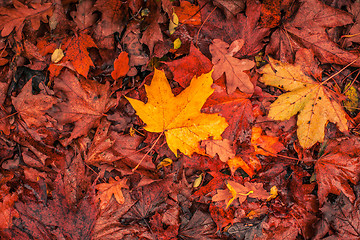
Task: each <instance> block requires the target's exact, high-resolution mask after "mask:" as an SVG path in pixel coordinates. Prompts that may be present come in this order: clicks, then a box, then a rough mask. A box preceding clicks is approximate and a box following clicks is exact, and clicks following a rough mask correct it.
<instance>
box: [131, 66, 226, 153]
mask: <svg viewBox="0 0 360 240" xmlns="http://www.w3.org/2000/svg"><path fill="white" fill-rule="evenodd" d="M211 73H212V72H209V73H206V74H202V75H201V76H199V77H194V78H193V79H192V80H191V83H190V86H189V87H187V88H186V89H185V90H184V91H182V92H181V93H180V94H179V95H177V96H176V97H175V96H174V94H173V93H172V91H171V88H170V84H169V82H168V80H167V79H166V77H165V73H164V72H163V71H161V70H157V69H155V72H154V77H153V79H152V82H151V84H150V85H149V86H147V85H145V90H146V93H147V98H148V102H147V103H146V104H145V103H143V102H141V101H139V100H136V99H132V98H128V97H127V98H126V99H127V100H128V101H129V102H130V104H131V105H132V106H133V108H134V109H135V110H136V114H137V115H138V116H139V117H140V118H141V120H142V121H143V122H144V123H145V124H146V126H145V130H147V131H149V132H164V133H165V137H166V141H167V144H168V146H169V148H170V149H171V151H172V152H173V153H174V154H175V155H176V156H177V150H180V152H182V153H184V154H185V155H188V156H190V155H191V154H192V153H194V152H196V153H199V154H204V150H203V149H200V147H199V142H200V141H201V140H206V139H208V138H209V137H212V139H214V140H220V139H222V138H221V134H222V132H223V131H224V130H225V128H226V127H227V126H228V124H227V122H226V120H225V118H223V117H221V116H219V115H217V114H206V113H201V112H200V110H201V108H202V106H203V105H204V103H205V101H206V99H207V98H208V97H209V96H210V95H211V94H212V93H213V92H214V89H212V88H211V85H212V83H213V79H212V78H211Z"/></svg>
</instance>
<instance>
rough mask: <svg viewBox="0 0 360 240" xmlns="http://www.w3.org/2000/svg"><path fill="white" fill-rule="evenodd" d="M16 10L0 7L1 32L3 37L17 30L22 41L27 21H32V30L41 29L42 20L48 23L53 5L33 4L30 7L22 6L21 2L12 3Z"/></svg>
mask: <svg viewBox="0 0 360 240" xmlns="http://www.w3.org/2000/svg"><path fill="white" fill-rule="evenodd" d="M12 2H13V5H14V7H15V8H11V9H9V8H5V7H0V12H1V16H0V30H2V31H1V36H2V37H5V36H7V35H9V34H10V33H11V32H12V31H13V29H14V28H15V31H16V34H17V37H18V38H19V39H21V32H22V29H23V27H24V25H25V21H26V20H27V21H30V22H31V25H32V28H33V29H34V30H38V29H39V28H40V20H41V21H43V22H45V23H47V22H48V20H47V16H50V15H51V14H52V11H53V5H52V3H43V4H40V3H32V4H31V5H30V7H28V6H26V5H24V4H22V3H21V2H20V1H16V0H15V1H12Z"/></svg>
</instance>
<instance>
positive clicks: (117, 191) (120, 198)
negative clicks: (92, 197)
mask: <svg viewBox="0 0 360 240" xmlns="http://www.w3.org/2000/svg"><path fill="white" fill-rule="evenodd" d="M126 181H127V179H126V178H123V179H120V178H119V177H118V176H116V177H115V179H113V178H111V177H110V178H109V183H100V184H98V185H96V186H95V188H96V189H97V190H98V191H99V195H98V198H99V199H100V201H101V203H100V208H101V209H103V208H105V207H106V205H107V204H108V203H109V202H110V199H111V197H112V195H114V197H115V199H116V201H117V202H118V203H119V204H124V203H125V198H124V195H123V193H122V191H121V188H129V187H128V186H127V185H126Z"/></svg>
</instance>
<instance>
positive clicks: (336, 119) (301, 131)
mask: <svg viewBox="0 0 360 240" xmlns="http://www.w3.org/2000/svg"><path fill="white" fill-rule="evenodd" d="M272 67H274V69H273V68H272ZM261 72H262V74H263V76H262V77H261V78H260V81H261V82H263V83H265V84H267V85H271V86H275V87H278V88H281V89H283V90H286V91H291V92H288V93H284V94H282V95H281V96H279V97H278V99H277V100H276V101H275V102H273V103H272V104H271V106H270V111H269V117H270V118H272V119H274V120H281V121H282V120H287V119H290V117H292V116H294V115H295V114H297V113H298V112H299V115H298V120H297V125H298V129H297V135H298V139H299V142H300V145H301V146H302V147H303V148H310V147H311V146H313V145H314V144H315V143H316V142H322V141H323V140H324V135H325V134H324V128H325V126H326V124H327V122H329V121H330V122H333V123H336V124H337V126H338V128H339V130H340V131H342V132H347V131H348V126H347V120H346V117H345V116H346V113H345V112H344V110H343V108H342V106H341V105H340V104H339V103H338V101H337V100H336V97H335V96H334V95H333V94H331V93H330V91H329V90H327V89H326V88H325V87H324V86H323V84H321V83H318V82H315V81H314V80H313V79H311V78H310V77H308V76H307V75H305V74H304V73H303V72H302V70H301V67H300V66H299V65H291V64H288V63H282V62H280V61H277V60H273V59H270V64H268V65H266V66H265V67H264V68H263V69H262V70H261Z"/></svg>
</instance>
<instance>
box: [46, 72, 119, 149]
mask: <svg viewBox="0 0 360 240" xmlns="http://www.w3.org/2000/svg"><path fill="white" fill-rule="evenodd" d="M54 90H57V91H62V92H63V93H65V95H66V96H67V98H68V101H63V102H60V103H58V104H56V106H57V107H58V108H59V109H60V110H59V111H55V110H52V111H51V112H50V114H51V115H52V116H53V117H54V118H55V119H56V120H57V121H58V123H59V124H60V125H64V124H66V123H72V122H75V128H74V129H73V131H72V132H71V136H70V137H69V138H68V139H67V140H66V141H64V144H65V145H68V144H69V143H70V142H71V141H72V140H73V139H75V138H77V137H80V136H82V135H85V134H87V132H88V131H89V130H90V129H91V128H93V127H95V126H97V125H98V122H99V120H100V118H101V117H103V116H104V113H106V112H107V111H108V110H109V109H110V108H112V107H114V106H115V105H116V100H115V99H111V98H110V84H109V82H106V83H105V84H100V83H97V82H95V81H89V80H84V79H82V80H80V81H79V79H78V78H77V77H75V75H74V74H72V73H70V71H65V72H63V73H62V74H61V75H60V78H59V79H56V81H55V86H54Z"/></svg>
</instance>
